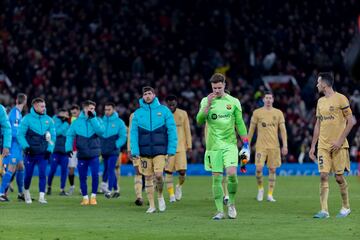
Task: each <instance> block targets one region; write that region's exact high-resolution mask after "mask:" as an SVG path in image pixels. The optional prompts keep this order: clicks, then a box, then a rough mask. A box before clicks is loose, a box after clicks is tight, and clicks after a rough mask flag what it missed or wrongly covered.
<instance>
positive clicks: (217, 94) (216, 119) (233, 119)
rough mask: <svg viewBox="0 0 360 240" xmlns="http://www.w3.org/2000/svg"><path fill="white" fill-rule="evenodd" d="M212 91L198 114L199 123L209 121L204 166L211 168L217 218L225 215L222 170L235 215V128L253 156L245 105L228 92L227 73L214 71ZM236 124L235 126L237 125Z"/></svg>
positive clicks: (243, 152) (246, 151)
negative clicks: (244, 114)
mask: <svg viewBox="0 0 360 240" xmlns="http://www.w3.org/2000/svg"><path fill="white" fill-rule="evenodd" d="M210 83H211V87H212V91H213V92H212V93H210V94H209V95H208V96H207V97H205V98H203V99H202V100H201V103H200V110H199V112H198V114H197V116H196V121H197V123H198V124H204V123H206V124H207V134H206V135H207V138H206V151H205V156H204V161H205V169H206V170H207V171H212V182H213V183H212V189H213V196H214V199H215V205H216V209H217V213H216V215H215V216H214V217H213V219H214V220H220V219H223V218H224V217H225V215H224V206H223V197H224V191H223V188H222V180H223V171H224V168H225V170H226V175H227V179H228V191H229V204H228V216H229V218H232V219H233V218H236V215H237V213H236V208H235V195H236V192H237V186H238V179H237V174H236V172H237V166H238V148H237V138H236V133H235V129H236V130H237V131H238V134H239V135H240V137H241V140H242V142H243V148H242V150H241V151H240V155H245V156H246V158H247V159H250V150H249V142H248V139H247V131H246V127H245V123H244V121H243V119H242V109H241V105H240V102H239V100H238V99H236V98H234V97H232V96H230V95H229V94H227V93H225V91H224V90H225V85H226V83H225V76H224V75H223V74H220V73H215V74H214V75H213V76H212V77H211V78H210ZM235 127H236V128H235Z"/></svg>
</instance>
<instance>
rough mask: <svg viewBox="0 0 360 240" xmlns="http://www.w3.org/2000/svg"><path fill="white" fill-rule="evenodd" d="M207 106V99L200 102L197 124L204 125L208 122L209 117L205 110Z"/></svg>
mask: <svg viewBox="0 0 360 240" xmlns="http://www.w3.org/2000/svg"><path fill="white" fill-rule="evenodd" d="M206 106H207V98H203V99H202V100H201V102H200V109H199V112H198V114H197V115H196V122H197V123H198V124H199V125H202V124H204V123H205V121H206V117H207V115H206V114H205V108H206Z"/></svg>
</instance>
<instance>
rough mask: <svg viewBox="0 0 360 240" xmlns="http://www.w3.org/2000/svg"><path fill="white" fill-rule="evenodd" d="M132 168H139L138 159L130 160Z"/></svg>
mask: <svg viewBox="0 0 360 240" xmlns="http://www.w3.org/2000/svg"><path fill="white" fill-rule="evenodd" d="M131 161H132V164H133V166H134V167H140V158H139V157H138V158H131Z"/></svg>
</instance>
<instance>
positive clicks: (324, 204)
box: [320, 182, 329, 212]
mask: <svg viewBox="0 0 360 240" xmlns="http://www.w3.org/2000/svg"><path fill="white" fill-rule="evenodd" d="M328 196H329V183H328V182H321V183H320V206H321V210H322V211H326V212H328Z"/></svg>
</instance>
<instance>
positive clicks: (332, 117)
mask: <svg viewBox="0 0 360 240" xmlns="http://www.w3.org/2000/svg"><path fill="white" fill-rule="evenodd" d="M334 119H335V117H334V116H332V115H329V116H323V115H320V116H319V120H320V121H328V120H334Z"/></svg>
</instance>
